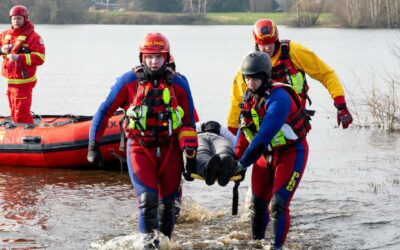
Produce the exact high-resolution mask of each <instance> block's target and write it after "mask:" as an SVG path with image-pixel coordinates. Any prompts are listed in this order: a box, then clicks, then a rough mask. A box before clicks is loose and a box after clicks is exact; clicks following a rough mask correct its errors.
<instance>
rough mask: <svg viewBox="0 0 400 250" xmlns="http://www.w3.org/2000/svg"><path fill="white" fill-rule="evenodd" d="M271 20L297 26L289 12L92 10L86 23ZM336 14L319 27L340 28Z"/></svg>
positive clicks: (246, 22) (324, 18) (323, 18)
mask: <svg viewBox="0 0 400 250" xmlns="http://www.w3.org/2000/svg"><path fill="white" fill-rule="evenodd" d="M266 17H268V18H271V19H273V20H274V21H275V22H276V23H277V24H279V25H294V24H295V20H296V15H295V14H294V13H289V12H278V13H269V12H257V13H252V12H233V13H207V14H205V15H192V14H182V13H159V12H129V11H126V12H125V11H124V12H117V11H89V12H88V14H87V16H86V18H85V20H84V23H89V24H159V25H177V24H184V25H252V24H254V22H255V21H257V20H258V19H260V18H266ZM337 23H338V22H337V21H336V19H335V17H334V16H333V15H332V14H329V13H323V14H322V15H321V16H320V21H319V23H318V25H317V26H326V27H332V26H334V27H337V26H338V25H337Z"/></svg>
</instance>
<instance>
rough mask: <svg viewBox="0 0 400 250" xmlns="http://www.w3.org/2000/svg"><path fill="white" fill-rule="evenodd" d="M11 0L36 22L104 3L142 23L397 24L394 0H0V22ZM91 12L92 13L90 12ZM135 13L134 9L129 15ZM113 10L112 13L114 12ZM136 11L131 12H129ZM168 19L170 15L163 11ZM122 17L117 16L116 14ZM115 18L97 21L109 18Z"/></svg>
mask: <svg viewBox="0 0 400 250" xmlns="http://www.w3.org/2000/svg"><path fill="white" fill-rule="evenodd" d="M15 4H23V5H25V6H26V7H28V8H29V10H30V12H31V18H32V20H34V21H35V22H36V23H49V24H76V23H96V21H99V20H100V18H101V15H102V12H100V13H99V12H98V11H97V12H98V13H95V12H96V10H98V9H104V8H106V9H107V8H108V10H110V11H113V12H117V11H118V12H119V13H121V15H122V13H131V14H129V15H131V17H129V15H125V17H123V18H125V19H126V21H125V22H121V23H138V24H141V23H146V22H144V19H146V20H148V21H149V22H152V21H156V20H157V18H151V16H149V15H147V16H144V15H143V13H144V12H160V13H184V15H186V16H184V17H182V16H180V17H179V18H180V19H177V20H176V23H179V21H183V22H188V23H189V24H190V23H196V21H200V22H201V21H204V16H205V15H206V13H208V12H276V11H279V12H281V11H284V12H291V13H295V16H296V20H294V25H297V26H306V27H309V26H315V25H317V24H318V20H319V18H320V15H321V13H331V14H333V15H334V16H336V17H337V20H338V22H339V24H338V26H343V27H351V28H399V27H400V1H399V0H1V1H0V8H1V10H3V11H2V12H0V22H1V23H8V22H9V17H8V10H9V9H10V8H11V7H12V6H13V5H15ZM93 13H95V14H93ZM134 13H136V14H134ZM117 15H118V13H117V14H115V15H114V16H117ZM134 15H136V16H134ZM168 18H169V19H170V20H171V19H172V18H174V17H173V16H168ZM120 19H121V18H120ZM113 21H115V19H112V18H111V19H109V20H108V21H107V20H105V21H104V19H102V22H107V23H113ZM99 23H100V22H99Z"/></svg>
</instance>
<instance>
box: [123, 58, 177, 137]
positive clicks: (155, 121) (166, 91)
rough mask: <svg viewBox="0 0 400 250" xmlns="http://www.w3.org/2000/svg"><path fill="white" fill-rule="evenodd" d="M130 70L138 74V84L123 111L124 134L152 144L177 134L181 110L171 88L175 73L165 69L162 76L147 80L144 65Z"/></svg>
mask: <svg viewBox="0 0 400 250" xmlns="http://www.w3.org/2000/svg"><path fill="white" fill-rule="evenodd" d="M133 70H134V72H135V73H136V75H137V76H138V85H137V89H136V96H135V98H134V99H133V101H132V103H131V104H130V106H129V108H128V110H127V112H126V116H127V124H126V126H125V131H126V133H127V136H128V137H130V138H138V139H140V141H143V142H144V144H153V143H154V142H155V143H157V142H162V141H165V140H166V139H167V138H168V137H170V136H172V135H176V134H178V130H179V128H180V127H181V126H182V118H183V115H184V111H183V109H182V108H181V107H180V106H179V105H178V100H177V98H176V96H175V91H174V88H173V78H174V76H175V72H174V71H173V70H172V69H170V68H167V73H166V77H165V78H161V79H160V81H156V80H154V81H150V80H148V79H147V78H146V76H145V72H144V69H143V67H141V66H139V67H136V68H134V69H133Z"/></svg>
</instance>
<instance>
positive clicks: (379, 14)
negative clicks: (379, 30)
mask: <svg viewBox="0 0 400 250" xmlns="http://www.w3.org/2000/svg"><path fill="white" fill-rule="evenodd" d="M336 6H337V14H339V16H341V17H343V18H344V20H345V22H346V24H347V25H348V26H349V27H353V28H363V27H385V28H396V27H400V8H399V6H400V1H399V0H337V2H336Z"/></svg>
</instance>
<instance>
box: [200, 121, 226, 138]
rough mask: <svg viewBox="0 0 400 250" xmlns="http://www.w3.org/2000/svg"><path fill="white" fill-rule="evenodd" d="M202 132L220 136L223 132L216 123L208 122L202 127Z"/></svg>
mask: <svg viewBox="0 0 400 250" xmlns="http://www.w3.org/2000/svg"><path fill="white" fill-rule="evenodd" d="M201 131H203V132H209V133H214V134H217V135H219V133H220V131H221V125H220V124H219V123H218V122H216V121H208V122H205V123H203V124H202V125H201Z"/></svg>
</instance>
